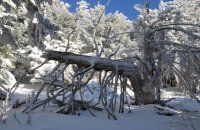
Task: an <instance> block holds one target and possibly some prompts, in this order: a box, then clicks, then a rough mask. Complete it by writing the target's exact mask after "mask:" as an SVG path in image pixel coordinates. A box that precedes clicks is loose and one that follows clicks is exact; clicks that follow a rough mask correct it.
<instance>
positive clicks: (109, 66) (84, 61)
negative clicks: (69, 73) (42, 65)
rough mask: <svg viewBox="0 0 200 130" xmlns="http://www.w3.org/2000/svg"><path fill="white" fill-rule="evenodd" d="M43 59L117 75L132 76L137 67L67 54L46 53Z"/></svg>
mask: <svg viewBox="0 0 200 130" xmlns="http://www.w3.org/2000/svg"><path fill="white" fill-rule="evenodd" d="M43 57H44V58H47V59H48V60H56V61H58V62H60V63H66V62H67V63H68V64H76V65H78V66H82V67H92V68H93V69H94V70H105V71H113V72H114V71H116V70H117V71H118V73H119V74H124V75H132V74H133V73H136V72H137V70H138V66H136V65H134V64H133V63H131V62H128V61H123V60H112V59H106V58H100V57H92V56H86V55H78V54H73V53H69V52H59V51H47V52H46V53H45V54H44V55H43Z"/></svg>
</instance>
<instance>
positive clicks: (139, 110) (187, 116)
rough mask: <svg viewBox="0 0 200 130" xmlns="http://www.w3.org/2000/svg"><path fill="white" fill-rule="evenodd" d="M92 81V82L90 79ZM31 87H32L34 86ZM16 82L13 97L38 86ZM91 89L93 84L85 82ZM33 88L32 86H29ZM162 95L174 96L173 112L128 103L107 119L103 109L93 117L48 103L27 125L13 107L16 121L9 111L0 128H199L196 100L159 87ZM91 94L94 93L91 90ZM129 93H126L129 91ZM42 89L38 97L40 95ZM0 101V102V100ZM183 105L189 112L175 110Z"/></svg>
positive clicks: (199, 111) (21, 96)
mask: <svg viewBox="0 0 200 130" xmlns="http://www.w3.org/2000/svg"><path fill="white" fill-rule="evenodd" d="M91 84H93V83H91ZM34 87H35V88H34ZM34 87H33V85H30V84H29V85H20V87H19V88H18V89H17V90H16V93H15V94H14V95H13V100H16V99H20V100H26V99H27V98H28V94H29V93H31V92H32V91H35V90H36V89H37V88H38V87H39V86H35V85H34ZM89 87H91V90H92V87H93V89H96V88H95V87H94V84H93V85H91V86H89ZM33 88H34V89H33ZM162 92H163V94H162V97H163V98H165V99H168V98H171V97H174V98H175V99H174V100H171V101H170V102H168V104H169V105H171V106H174V107H175V108H177V110H174V112H175V115H173V116H164V115H159V114H157V113H156V111H155V105H142V106H131V111H132V112H131V113H128V107H127V108H126V109H125V113H121V114H119V113H117V114H116V115H117V118H118V120H113V119H108V118H107V114H106V112H105V111H101V112H99V111H95V110H93V111H94V113H95V115H96V117H93V116H92V115H91V114H90V113H89V112H88V111H80V116H78V115H64V114H56V113H55V110H56V109H57V108H56V107H50V108H45V109H40V110H35V111H33V112H32V122H31V125H28V124H26V121H27V118H28V116H27V114H25V113H21V111H22V110H23V109H24V107H22V108H20V109H17V110H16V112H17V113H16V115H17V116H16V117H17V118H18V119H19V121H20V122H21V124H19V123H18V122H17V121H16V120H15V119H14V118H13V116H12V114H10V116H9V118H8V120H7V122H6V124H3V123H0V130H67V129H68V130H102V129H103V130H198V129H199V128H200V124H199V122H200V104H199V103H197V102H196V101H195V100H193V99H190V98H189V97H187V96H185V95H183V94H180V93H177V92H175V90H162ZM89 94H90V93H88V92H86V93H85V98H87V97H88V98H91V95H89ZM93 94H94V97H95V96H97V93H93ZM132 94H133V93H130V95H132ZM44 95H45V92H44V93H43V94H42V95H41V97H40V98H43V96H44ZM0 105H2V102H1V101H0ZM179 108H182V109H183V108H184V110H188V111H190V112H183V111H181V110H178V109H179Z"/></svg>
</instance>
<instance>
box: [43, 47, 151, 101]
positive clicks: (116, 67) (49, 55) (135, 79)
mask: <svg viewBox="0 0 200 130" xmlns="http://www.w3.org/2000/svg"><path fill="white" fill-rule="evenodd" d="M42 57H44V58H46V59H47V60H55V61H58V62H60V63H67V64H76V65H77V66H79V67H85V68H86V69H84V70H85V71H83V72H80V73H79V74H83V73H85V72H86V71H89V70H90V69H94V70H97V71H101V70H104V71H112V72H114V73H115V74H117V75H122V76H126V77H127V78H128V79H129V80H130V82H131V87H132V89H133V90H134V93H135V99H136V101H135V104H136V105H138V104H152V103H154V101H155V98H154V97H155V95H154V94H151V93H150V92H148V91H147V92H146V91H143V87H144V83H143V82H144V80H143V79H142V76H141V74H140V73H139V67H138V66H137V65H135V64H134V62H128V61H125V60H112V59H108V58H107V59H106V58H101V57H96V56H86V55H78V54H74V53H69V52H59V51H47V52H46V53H45V54H44V55H43V56H42Z"/></svg>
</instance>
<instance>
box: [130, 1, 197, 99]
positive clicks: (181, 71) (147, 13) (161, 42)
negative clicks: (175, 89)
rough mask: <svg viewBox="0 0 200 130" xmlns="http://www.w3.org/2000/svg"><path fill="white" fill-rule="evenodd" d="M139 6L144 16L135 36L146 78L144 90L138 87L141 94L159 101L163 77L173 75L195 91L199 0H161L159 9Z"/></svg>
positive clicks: (143, 76)
mask: <svg viewBox="0 0 200 130" xmlns="http://www.w3.org/2000/svg"><path fill="white" fill-rule="evenodd" d="M136 9H137V10H138V11H139V12H140V15H139V17H138V20H137V21H136V22H135V23H134V25H133V26H134V29H133V32H132V37H134V39H135V40H136V42H137V43H138V45H139V47H140V50H141V56H140V63H141V67H142V68H141V79H142V80H143V84H142V86H143V87H142V89H140V88H135V89H136V90H137V91H138V92H137V93H139V94H138V95H139V96H140V98H142V99H143V101H144V102H146V103H148V102H149V103H150V102H153V101H155V99H156V98H157V99H158V100H159V98H160V96H159V95H160V86H161V85H162V83H163V81H162V80H163V79H162V77H165V76H168V77H170V76H171V74H172V75H174V76H176V80H177V82H180V81H181V82H182V83H183V84H182V85H181V86H182V87H184V88H187V90H188V91H189V92H191V88H192V86H191V85H192V83H197V84H199V81H198V80H196V81H195V82H193V81H192V80H191V79H198V77H199V72H198V71H197V70H198V69H197V68H198V66H199V65H198V64H199V58H198V57H199V51H198V50H199V38H200V37H199V36H200V35H199V33H198V32H199V29H200V28H199V24H198V23H199V20H198V18H199V16H198V15H199V11H200V9H199V1H198V0H192V1H185V0H174V1H171V2H163V1H161V3H160V7H159V9H158V10H157V9H155V10H151V9H149V7H148V4H146V5H145V6H141V5H136ZM188 77H189V78H188ZM197 84H196V85H195V86H197ZM155 89H156V93H157V94H156V95H155V94H154V93H155ZM141 95H142V96H141Z"/></svg>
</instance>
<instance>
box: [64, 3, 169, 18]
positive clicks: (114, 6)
mask: <svg viewBox="0 0 200 130" xmlns="http://www.w3.org/2000/svg"><path fill="white" fill-rule="evenodd" d="M63 1H65V2H67V3H69V4H70V5H71V8H70V11H73V12H75V10H76V7H77V5H76V2H78V1H80V0H63ZM85 1H87V2H88V3H89V4H90V6H91V7H94V5H96V4H97V3H98V1H99V2H100V3H101V4H104V5H105V4H106V3H107V0H85ZM145 1H148V2H149V5H150V8H152V9H154V8H157V7H158V4H159V2H160V0H111V2H110V4H109V7H108V8H107V13H109V12H115V11H116V10H118V11H119V12H122V13H123V14H124V15H126V16H127V17H128V18H129V19H130V20H134V19H136V18H137V15H138V13H137V11H136V10H135V9H134V8H133V6H134V4H144V2H145ZM164 1H169V0H164Z"/></svg>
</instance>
